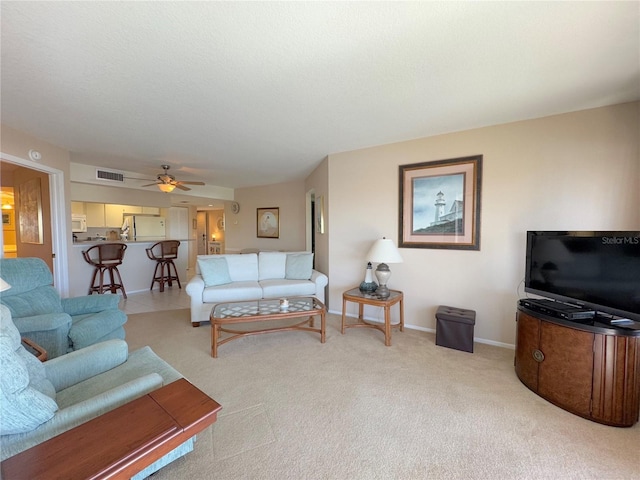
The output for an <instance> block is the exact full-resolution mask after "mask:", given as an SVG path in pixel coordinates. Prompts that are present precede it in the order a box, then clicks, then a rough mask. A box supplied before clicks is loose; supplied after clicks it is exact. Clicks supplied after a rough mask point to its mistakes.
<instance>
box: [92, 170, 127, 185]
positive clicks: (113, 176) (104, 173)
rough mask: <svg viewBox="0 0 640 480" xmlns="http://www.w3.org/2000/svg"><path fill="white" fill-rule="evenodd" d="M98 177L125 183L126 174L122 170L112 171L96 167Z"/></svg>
mask: <svg viewBox="0 0 640 480" xmlns="http://www.w3.org/2000/svg"><path fill="white" fill-rule="evenodd" d="M96 178H97V179H98V180H109V181H110V182H120V183H124V174H122V173H120V172H110V171H108V170H101V169H99V168H98V169H96Z"/></svg>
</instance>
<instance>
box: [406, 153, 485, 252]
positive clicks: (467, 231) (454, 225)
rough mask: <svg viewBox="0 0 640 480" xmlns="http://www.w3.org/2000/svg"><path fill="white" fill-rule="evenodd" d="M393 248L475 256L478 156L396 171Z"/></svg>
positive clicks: (479, 177) (479, 178) (477, 245)
mask: <svg viewBox="0 0 640 480" xmlns="http://www.w3.org/2000/svg"><path fill="white" fill-rule="evenodd" d="M399 173H400V175H399V178H400V189H399V191H400V199H399V202H398V203H399V206H400V214H399V222H398V226H399V232H398V233H399V234H398V238H399V241H398V246H399V247H401V248H446V249H457V250H480V199H481V187H482V155H474V156H471V157H462V158H452V159H448V160H437V161H433V162H423V163H414V164H411V165H400V172H399Z"/></svg>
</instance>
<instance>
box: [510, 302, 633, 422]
mask: <svg viewBox="0 0 640 480" xmlns="http://www.w3.org/2000/svg"><path fill="white" fill-rule="evenodd" d="M517 321H518V328H517V339H516V355H515V370H516V374H517V375H518V378H519V379H520V381H521V382H522V383H524V384H525V385H526V386H527V387H528V388H529V389H531V390H532V391H534V392H535V393H537V394H538V395H540V396H541V397H543V398H545V399H546V400H548V401H550V402H551V403H553V404H555V405H557V406H558V407H560V408H563V409H565V410H567V411H569V412H571V413H574V414H576V415H580V416H581V417H584V418H587V419H589V420H593V421H594V422H598V423H603V424H605V425H611V426H616V427H630V426H632V425H633V424H635V423H636V422H637V421H638V415H639V413H638V412H639V411H640V330H637V329H635V327H634V328H629V329H622V328H613V327H611V326H608V325H605V324H602V323H598V322H597V321H596V322H592V324H591V325H588V324H581V323H578V322H571V321H569V320H562V319H558V318H553V317H549V316H547V315H544V314H541V313H537V312H533V311H530V310H528V309H526V308H524V307H519V308H518V315H517Z"/></svg>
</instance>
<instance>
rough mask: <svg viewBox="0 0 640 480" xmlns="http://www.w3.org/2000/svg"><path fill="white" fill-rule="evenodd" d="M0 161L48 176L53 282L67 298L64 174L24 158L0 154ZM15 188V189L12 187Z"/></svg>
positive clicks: (67, 275)
mask: <svg viewBox="0 0 640 480" xmlns="http://www.w3.org/2000/svg"><path fill="white" fill-rule="evenodd" d="M0 161H3V162H8V163H12V164H14V165H18V166H21V167H25V168H29V169H31V170H36V171H38V172H44V173H46V174H48V175H49V192H50V199H51V212H49V213H50V215H51V247H52V250H53V252H52V253H53V282H54V285H55V287H56V290H58V292H59V293H60V296H62V297H68V296H69V255H68V248H67V245H68V242H69V236H68V235H67V215H66V211H67V209H66V203H65V196H64V172H63V171H62V170H58V169H57V168H53V167H49V166H47V165H42V164H40V163H36V162H34V161H31V160H27V159H26V158H21V157H16V156H15V155H9V154H8V153H3V152H0ZM14 188H15V187H14Z"/></svg>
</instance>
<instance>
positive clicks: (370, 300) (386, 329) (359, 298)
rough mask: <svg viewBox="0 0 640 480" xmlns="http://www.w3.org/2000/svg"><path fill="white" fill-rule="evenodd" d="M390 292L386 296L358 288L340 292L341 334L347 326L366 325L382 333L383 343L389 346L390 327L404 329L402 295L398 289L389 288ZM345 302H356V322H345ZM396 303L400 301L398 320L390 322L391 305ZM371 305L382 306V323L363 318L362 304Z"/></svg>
mask: <svg viewBox="0 0 640 480" xmlns="http://www.w3.org/2000/svg"><path fill="white" fill-rule="evenodd" d="M390 292H391V294H390V296H389V297H388V298H385V299H382V298H377V297H376V296H375V294H373V295H371V294H365V293H362V292H361V291H360V289H359V288H352V289H351V290H347V291H346V292H344V293H343V294H342V334H343V335H344V331H345V329H347V328H353V327H366V328H375V329H376V330H380V331H381V332H382V333H384V344H385V345H386V346H387V347H390V346H391V327H400V331H401V332H403V331H404V295H403V293H402V292H401V291H400V290H390ZM347 302H354V303H357V304H358V323H347V319H346V311H347ZM396 303H400V322H399V323H396V324H392V323H391V307H392V306H393V305H395V304H396ZM365 305H373V306H374V307H382V308H383V309H384V324H379V323H371V322H367V321H366V320H365V319H364V316H363V313H364V306H365Z"/></svg>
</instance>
